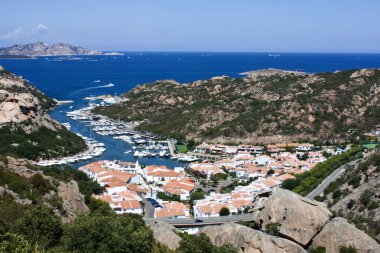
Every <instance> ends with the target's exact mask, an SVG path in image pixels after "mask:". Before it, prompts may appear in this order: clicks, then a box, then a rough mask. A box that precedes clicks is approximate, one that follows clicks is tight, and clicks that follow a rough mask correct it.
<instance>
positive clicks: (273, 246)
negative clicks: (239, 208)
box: [200, 223, 306, 253]
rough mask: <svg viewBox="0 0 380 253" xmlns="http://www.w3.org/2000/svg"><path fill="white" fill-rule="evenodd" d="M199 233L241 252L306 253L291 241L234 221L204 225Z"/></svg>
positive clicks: (220, 244) (213, 241)
mask: <svg viewBox="0 0 380 253" xmlns="http://www.w3.org/2000/svg"><path fill="white" fill-rule="evenodd" d="M200 233H204V234H206V235H207V236H208V237H209V238H210V240H211V242H212V243H213V244H214V245H216V246H222V245H225V244H230V245H232V246H234V247H235V248H237V249H238V250H239V252H241V253H306V251H305V250H304V249H303V248H302V247H301V246H299V245H298V244H296V243H294V242H292V241H289V240H286V239H282V238H279V237H275V236H271V235H267V234H265V233H263V232H260V231H257V230H253V229H251V228H248V227H246V226H243V225H239V224H235V223H226V224H223V225H221V226H206V227H205V228H203V229H202V230H201V231H200Z"/></svg>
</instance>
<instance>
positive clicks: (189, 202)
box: [79, 143, 350, 221]
mask: <svg viewBox="0 0 380 253" xmlns="http://www.w3.org/2000/svg"><path fill="white" fill-rule="evenodd" d="M349 148H350V147H349V146H348V147H346V148H345V149H339V148H333V147H322V148H321V147H315V146H314V145H313V144H309V143H287V144H275V145H267V146H248V145H239V146H230V145H210V144H207V143H203V144H201V145H198V146H196V148H195V149H194V150H193V151H192V152H191V156H193V157H197V161H194V162H191V163H188V164H186V166H184V167H175V168H168V167H167V166H158V165H143V164H140V163H139V161H138V160H137V161H136V162H124V161H97V162H93V163H90V164H87V165H85V166H82V167H80V168H79V170H80V171H82V172H84V173H85V174H86V175H88V176H89V177H90V178H91V179H93V180H95V181H96V182H98V183H99V184H100V185H101V186H103V187H104V188H105V191H104V192H103V193H102V194H101V195H96V196H94V197H95V198H97V199H100V200H102V201H105V202H107V203H108V204H109V205H110V207H111V208H112V209H113V210H114V211H115V212H116V213H119V214H121V213H135V214H139V215H145V217H148V218H155V219H161V218H162V219H175V218H187V217H194V218H197V220H199V221H201V218H202V217H217V216H224V215H234V214H242V213H247V212H250V210H251V209H252V208H253V207H254V204H253V203H254V200H255V197H256V196H258V195H259V194H262V193H265V192H268V191H271V190H272V189H273V188H275V187H280V186H281V184H282V183H283V182H284V181H285V180H286V179H294V178H295V176H294V175H296V174H301V173H303V172H306V171H309V170H310V169H312V168H313V167H315V166H316V165H317V164H318V163H320V162H323V161H325V160H326V156H333V155H337V154H340V153H342V152H345V151H347V150H348V149H349ZM207 158H210V159H207Z"/></svg>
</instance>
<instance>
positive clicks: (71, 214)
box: [57, 180, 89, 223]
mask: <svg viewBox="0 0 380 253" xmlns="http://www.w3.org/2000/svg"><path fill="white" fill-rule="evenodd" d="M57 193H58V196H59V197H61V199H62V201H63V204H62V206H63V209H64V210H65V213H64V215H63V217H62V219H63V221H64V222H67V223H71V222H73V221H74V219H75V217H77V216H78V215H79V214H82V213H88V212H89V209H88V207H87V206H86V204H85V202H84V196H83V195H82V194H81V193H80V192H79V187H78V183H77V182H76V181H74V180H71V181H70V182H68V183H63V182H60V184H59V186H58V188H57Z"/></svg>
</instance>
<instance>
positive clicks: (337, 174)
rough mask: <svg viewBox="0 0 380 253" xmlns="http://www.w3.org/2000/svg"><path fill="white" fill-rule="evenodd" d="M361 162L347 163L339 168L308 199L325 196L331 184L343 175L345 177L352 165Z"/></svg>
mask: <svg viewBox="0 0 380 253" xmlns="http://www.w3.org/2000/svg"><path fill="white" fill-rule="evenodd" d="M358 161H359V160H355V161H352V162H349V163H346V164H344V165H342V166H340V167H339V168H337V169H336V170H335V171H334V172H333V173H331V175H330V176H328V177H327V178H326V179H325V180H323V182H322V183H321V184H320V185H318V187H317V188H315V189H314V190H313V191H312V192H310V193H309V194H308V195H307V196H306V197H308V198H309V199H314V198H315V197H316V196H320V195H322V194H323V192H324V190H325V189H326V187H327V186H329V184H330V183H331V182H334V181H335V180H336V179H338V178H339V177H340V176H341V175H343V172H345V170H346V169H348V168H349V167H350V166H351V165H354V164H356V163H357V162H358Z"/></svg>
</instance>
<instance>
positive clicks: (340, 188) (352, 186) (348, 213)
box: [319, 148, 380, 241]
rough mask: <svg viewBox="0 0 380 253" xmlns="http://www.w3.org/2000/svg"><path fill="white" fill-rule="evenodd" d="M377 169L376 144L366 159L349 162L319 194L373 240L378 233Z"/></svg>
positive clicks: (379, 160)
mask: <svg viewBox="0 0 380 253" xmlns="http://www.w3.org/2000/svg"><path fill="white" fill-rule="evenodd" d="M379 173H380V149H379V148H378V149H377V150H375V151H374V153H373V154H372V155H370V156H369V157H368V158H366V160H364V161H363V162H361V163H359V164H358V165H356V166H352V167H351V168H350V169H348V170H346V172H345V173H344V175H343V176H342V177H340V178H338V179H337V180H336V181H334V182H332V183H330V185H329V186H328V187H327V188H326V189H325V191H324V195H323V197H320V198H319V200H321V201H325V202H327V204H328V205H329V206H330V208H332V210H334V211H335V212H336V215H339V216H342V217H344V218H346V219H347V220H349V221H350V222H351V223H353V224H355V226H356V227H357V228H359V229H362V230H364V231H365V232H366V233H367V234H369V235H370V236H372V237H373V238H374V239H375V240H377V241H379V235H380V220H379V219H378V217H379V214H380V196H379V195H378V192H379V184H378V183H379V182H378V175H379ZM346 198H347V199H346ZM341 201H342V203H343V205H342V204H340V202H341Z"/></svg>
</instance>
